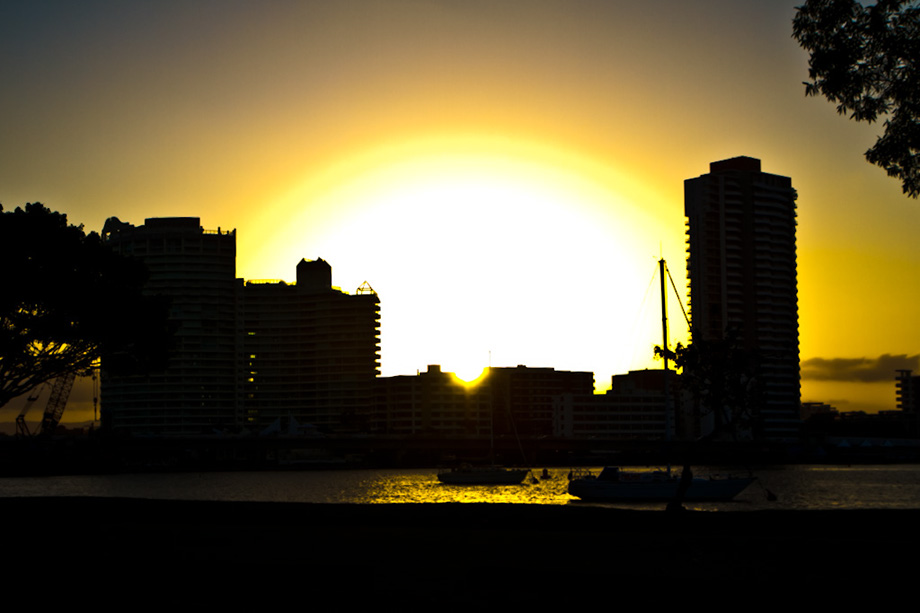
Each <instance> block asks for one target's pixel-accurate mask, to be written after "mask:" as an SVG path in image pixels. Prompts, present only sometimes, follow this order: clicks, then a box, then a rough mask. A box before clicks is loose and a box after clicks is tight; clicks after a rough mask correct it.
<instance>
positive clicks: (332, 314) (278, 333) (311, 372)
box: [239, 259, 380, 431]
mask: <svg viewBox="0 0 920 613" xmlns="http://www.w3.org/2000/svg"><path fill="white" fill-rule="evenodd" d="M239 304H240V313H241V317H240V321H241V326H242V331H243V337H242V350H243V354H244V355H243V357H244V360H245V365H246V372H245V373H244V376H243V384H242V390H243V398H242V400H241V402H242V412H243V419H244V424H245V425H246V427H247V428H249V429H263V428H265V427H266V426H269V425H271V424H272V423H274V422H276V421H277V420H280V421H281V422H288V421H290V420H291V419H292V418H293V419H294V420H296V422H298V423H300V424H309V425H311V426H315V427H317V428H319V429H322V430H332V431H366V430H367V429H369V428H370V421H371V412H372V408H373V404H374V383H375V380H376V378H377V376H378V375H379V374H380V301H379V299H378V298H377V293H376V292H374V290H373V289H372V288H371V287H370V285H368V284H367V283H365V284H364V285H362V286H361V287H360V288H358V291H357V292H356V293H355V294H347V293H345V292H343V291H341V290H339V289H338V288H336V287H333V286H332V268H331V266H329V264H328V262H326V261H325V260H323V259H316V260H301V261H300V263H299V264H298V265H297V282H296V283H294V284H288V283H284V282H282V281H247V282H246V284H245V285H244V286H243V288H242V293H241V297H240V300H239Z"/></svg>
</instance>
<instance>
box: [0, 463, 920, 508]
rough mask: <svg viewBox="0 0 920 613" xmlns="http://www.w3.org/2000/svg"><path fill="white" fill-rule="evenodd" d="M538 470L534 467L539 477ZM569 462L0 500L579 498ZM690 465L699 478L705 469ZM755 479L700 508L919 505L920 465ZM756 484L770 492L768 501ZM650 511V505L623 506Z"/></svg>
mask: <svg viewBox="0 0 920 613" xmlns="http://www.w3.org/2000/svg"><path fill="white" fill-rule="evenodd" d="M540 472H541V470H540V469H536V468H535V469H534V472H533V474H534V475H537V476H539V474H540ZM568 472H569V469H568V468H552V469H549V473H550V476H551V477H552V479H548V480H536V481H535V482H534V481H532V480H531V479H530V478H528V479H526V480H525V482H524V483H523V484H521V485H519V486H502V487H495V486H448V485H443V484H441V483H439V482H438V481H437V470H436V469H390V470H328V471H263V472H192V473H142V474H116V475H71V476H47V477H14V478H2V479H0V497H3V498H14V497H100V498H141V499H156V500H208V501H248V502H297V503H320V504H392V503H397V504H402V503H512V504H526V505H554V506H558V505H578V506H585V505H584V503H581V502H579V501H578V500H577V499H575V498H573V497H571V496H569V495H568V494H567V493H566V486H567V479H566V476H567V474H568ZM707 472H708V471H707V469H705V468H699V469H697V473H698V474H699V475H705V474H707ZM753 472H754V474H755V475H756V476H757V477H758V481H757V482H755V483H754V484H753V485H752V486H750V487H749V488H748V489H747V490H745V491H744V492H742V494H741V495H739V496H738V498H737V499H736V500H735V501H733V502H730V503H694V504H688V505H686V506H688V507H689V508H692V509H698V510H701V511H742V512H743V511H759V510H834V509H847V510H859V509H920V465H913V464H909V465H854V466H831V465H798V466H776V467H763V468H757V469H755V470H754V471H753ZM765 490H769V491H771V492H773V493H774V494H775V495H776V498H777V499H776V500H775V501H770V500H768V499H767V496H766V494H765ZM596 506H620V507H622V508H627V509H634V510H656V509H660V508H661V507H662V505H660V504H654V503H627V504H622V505H606V504H605V505H596Z"/></svg>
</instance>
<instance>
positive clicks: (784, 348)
mask: <svg viewBox="0 0 920 613" xmlns="http://www.w3.org/2000/svg"><path fill="white" fill-rule="evenodd" d="M795 200H796V192H795V190H794V189H793V188H792V181H791V179H790V178H789V177H783V176H779V175H772V174H767V173H765V172H761V169H760V160H758V159H754V158H750V157H736V158H731V159H728V160H722V161H719V162H713V163H711V164H710V167H709V174H705V175H702V176H700V177H697V178H695V179H687V180H686V181H684V211H685V215H686V217H687V235H688V243H689V246H688V250H687V251H688V258H687V272H688V278H689V282H690V307H691V322H692V325H691V335H692V338H693V340H694V341H696V340H719V339H723V338H725V337H726V335H727V334H729V333H730V332H731V333H733V334H734V335H735V336H736V338H737V339H738V341H739V342H740V344H741V345H742V347H743V348H745V349H746V350H748V351H750V352H752V353H753V354H754V355H755V356H756V357H757V359H758V363H759V372H758V374H757V377H758V379H759V382H760V384H761V388H760V389H761V391H762V394H763V395H762V397H761V401H760V404H759V407H758V408H757V409H756V410H755V413H756V414H755V415H753V417H754V427H753V432H752V434H753V435H754V436H755V437H757V438H768V439H784V438H789V437H792V436H795V434H796V433H797V429H798V424H799V422H798V414H799V403H800V387H799V328H798V297H797V289H796V287H797V285H796V252H795V229H796V213H795Z"/></svg>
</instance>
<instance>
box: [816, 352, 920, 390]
mask: <svg viewBox="0 0 920 613" xmlns="http://www.w3.org/2000/svg"><path fill="white" fill-rule="evenodd" d="M903 369H908V370H913V371H915V372H916V371H918V370H920V354H917V355H906V354H901V355H890V354H887V353H886V354H884V355H881V356H879V357H877V358H829V359H828V358H811V359H810V360H805V361H804V362H802V378H803V379H809V380H811V381H856V382H859V383H875V382H878V381H894V377H895V371H896V370H903Z"/></svg>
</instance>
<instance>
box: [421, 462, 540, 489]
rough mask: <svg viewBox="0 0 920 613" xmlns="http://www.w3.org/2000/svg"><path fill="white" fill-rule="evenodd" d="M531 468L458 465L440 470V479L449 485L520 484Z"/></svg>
mask: <svg viewBox="0 0 920 613" xmlns="http://www.w3.org/2000/svg"><path fill="white" fill-rule="evenodd" d="M529 472H530V469H529V468H505V467H503V466H458V467H455V468H444V469H441V470H439V471H438V481H440V482H441V483H446V484H448V485H520V484H521V482H522V481H524V477H526V476H527V474H528V473H529Z"/></svg>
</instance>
